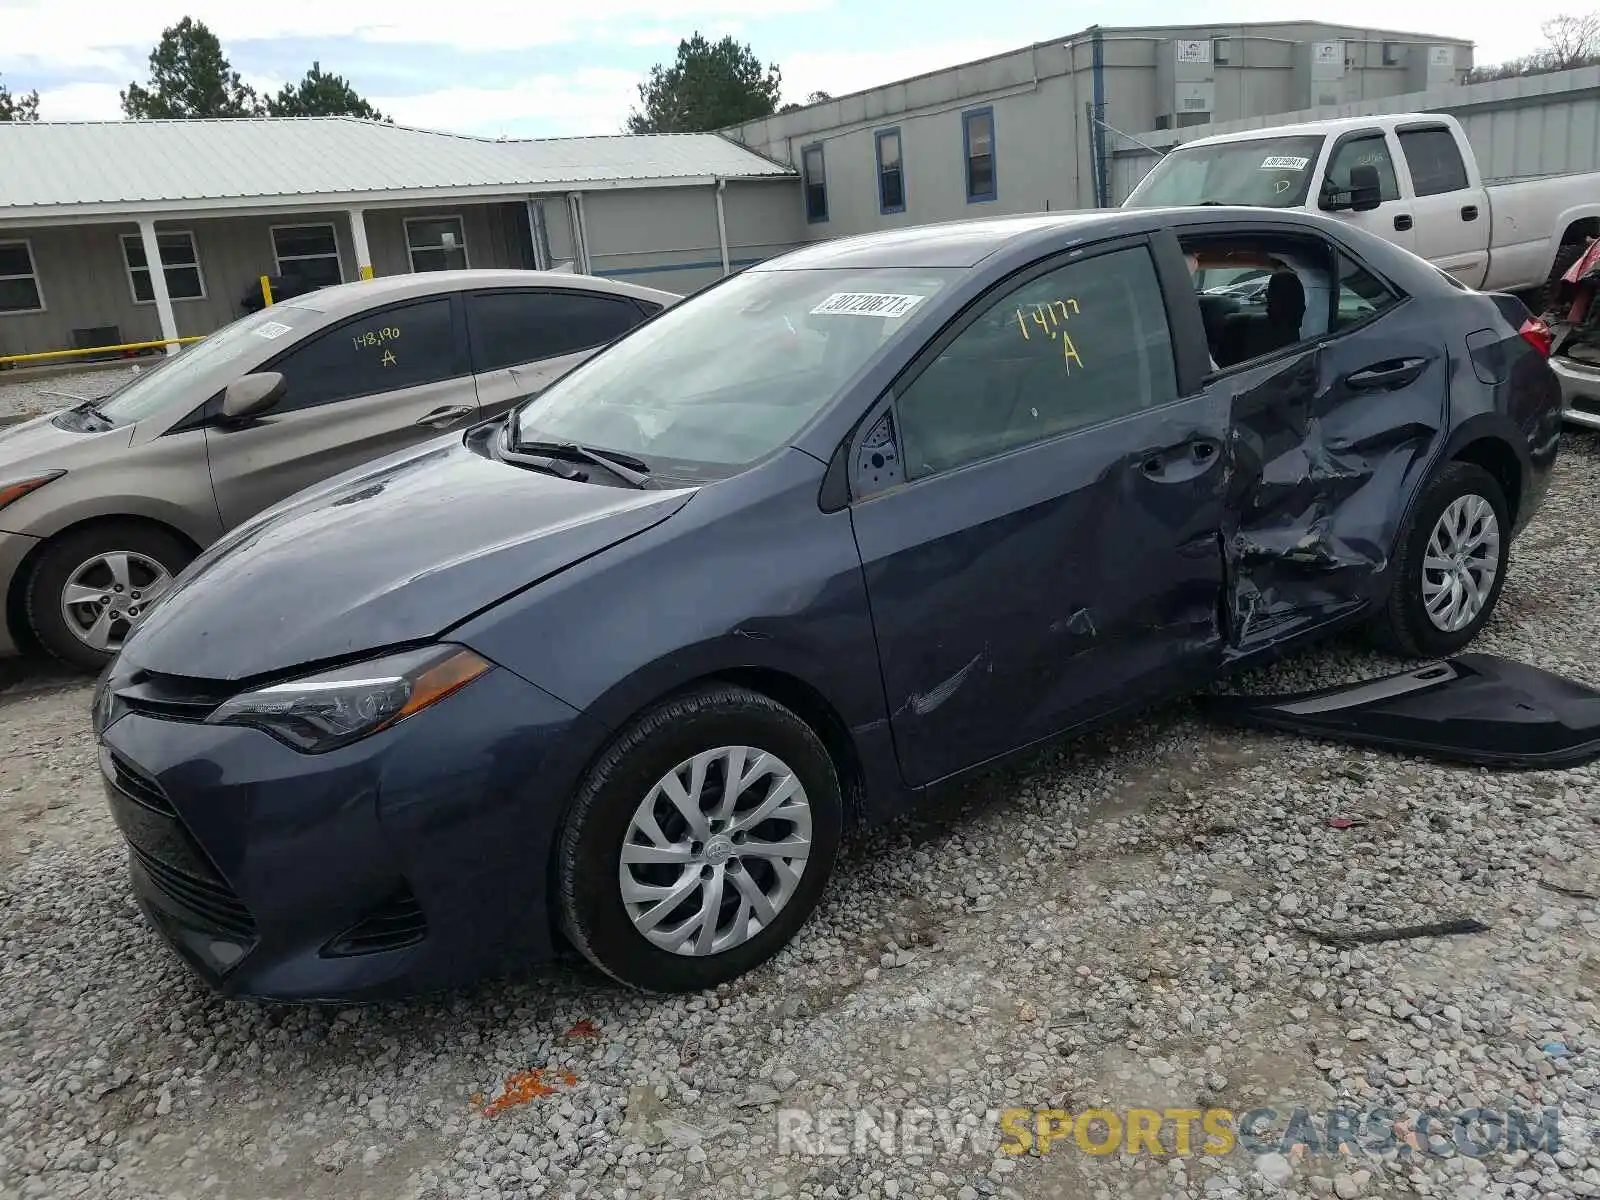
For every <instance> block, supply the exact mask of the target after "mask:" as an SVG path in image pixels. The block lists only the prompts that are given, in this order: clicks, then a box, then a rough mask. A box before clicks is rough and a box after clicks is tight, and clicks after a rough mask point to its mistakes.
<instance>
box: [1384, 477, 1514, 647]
mask: <svg viewBox="0 0 1600 1200" xmlns="http://www.w3.org/2000/svg"><path fill="white" fill-rule="evenodd" d="M1510 551H1511V519H1510V514H1509V511H1508V509H1507V507H1506V499H1505V493H1504V492H1503V491H1502V490H1501V488H1500V484H1499V481H1497V480H1496V479H1495V477H1494V476H1493V475H1491V474H1489V472H1488V471H1485V470H1484V469H1483V468H1482V467H1479V466H1475V465H1473V464H1472V463H1463V462H1452V463H1448V464H1446V465H1445V467H1444V468H1443V469H1442V470H1441V471H1439V472H1438V473H1437V474H1436V475H1435V476H1434V477H1433V478H1432V479H1431V480H1429V481H1428V484H1427V486H1426V487H1425V488H1424V489H1423V492H1422V496H1421V497H1420V499H1419V500H1418V502H1417V507H1416V509H1415V510H1414V511H1413V512H1412V514H1411V517H1410V518H1409V520H1408V521H1407V522H1406V526H1405V528H1404V529H1403V530H1402V531H1401V535H1400V539H1399V548H1398V550H1397V552H1396V555H1395V560H1394V572H1395V578H1394V583H1393V584H1392V586H1391V588H1390V592H1389V600H1388V603H1387V605H1386V607H1385V609H1384V612H1383V614H1382V616H1381V617H1380V619H1379V621H1378V624H1377V634H1378V638H1379V640H1380V641H1381V642H1382V643H1384V644H1385V645H1386V646H1387V647H1388V648H1389V649H1391V650H1394V651H1397V652H1398V653H1400V654H1402V655H1404V656H1406V657H1408V658H1444V657H1446V656H1448V655H1451V654H1454V653H1456V652H1457V651H1458V650H1460V649H1462V648H1463V647H1464V646H1466V645H1467V643H1469V642H1470V641H1472V639H1473V638H1475V637H1477V636H1478V631H1479V630H1481V629H1482V628H1483V627H1484V625H1485V624H1486V623H1487V622H1488V620H1489V617H1490V615H1491V614H1492V613H1493V612H1494V606H1495V604H1496V602H1498V601H1499V599H1500V589H1501V588H1502V587H1504V586H1505V581H1506V567H1507V564H1508V562H1509V559H1510Z"/></svg>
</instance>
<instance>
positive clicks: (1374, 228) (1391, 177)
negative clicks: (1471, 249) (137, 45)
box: [1322, 126, 1416, 251]
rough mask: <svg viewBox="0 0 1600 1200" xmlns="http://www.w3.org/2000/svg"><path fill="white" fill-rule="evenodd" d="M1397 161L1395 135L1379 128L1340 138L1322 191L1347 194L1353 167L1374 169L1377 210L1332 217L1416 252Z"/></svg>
mask: <svg viewBox="0 0 1600 1200" xmlns="http://www.w3.org/2000/svg"><path fill="white" fill-rule="evenodd" d="M1398 157H1399V143H1398V142H1396V141H1395V140H1394V135H1393V134H1391V133H1389V132H1387V131H1385V130H1384V129H1383V128H1382V127H1381V126H1374V127H1373V128H1371V129H1357V130H1353V131H1352V132H1350V133H1345V134H1341V135H1340V136H1339V138H1338V139H1337V140H1336V141H1335V142H1334V144H1333V147H1332V148H1331V149H1330V150H1329V151H1328V166H1327V169H1326V170H1325V171H1324V172H1323V175H1322V190H1323V192H1324V193H1327V192H1330V191H1332V192H1348V191H1349V190H1350V172H1351V170H1352V169H1353V168H1355V167H1369V166H1370V167H1376V168H1377V170H1378V189H1379V190H1378V196H1379V200H1380V203H1379V205H1378V207H1377V208H1374V209H1369V210H1368V211H1366V212H1355V211H1354V210H1352V209H1348V208H1346V209H1341V210H1339V211H1337V212H1334V213H1332V214H1331V215H1332V216H1333V217H1334V218H1335V219H1336V220H1339V221H1343V222H1344V223H1345V224H1346V225H1354V226H1355V227H1356V228H1358V229H1364V230H1366V231H1367V232H1368V233H1372V234H1376V235H1377V236H1378V237H1381V238H1382V239H1383V240H1384V241H1386V242H1393V243H1394V244H1395V245H1396V246H1400V247H1401V248H1403V249H1406V250H1413V251H1414V250H1416V234H1415V232H1414V228H1413V226H1414V222H1415V218H1414V216H1413V214H1412V201H1411V196H1410V193H1409V192H1407V191H1406V190H1405V189H1403V188H1402V187H1401V183H1400V173H1399V172H1398V171H1397V170H1396V167H1395V163H1396V161H1397V160H1398Z"/></svg>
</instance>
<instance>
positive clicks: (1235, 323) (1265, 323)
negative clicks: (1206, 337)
mask: <svg viewBox="0 0 1600 1200" xmlns="http://www.w3.org/2000/svg"><path fill="white" fill-rule="evenodd" d="M1305 315H1306V289H1305V285H1304V284H1302V283H1301V282H1300V277H1299V276H1298V275H1296V274H1295V273H1294V272H1293V271H1278V272H1275V273H1274V274H1273V276H1272V278H1271V279H1270V280H1268V281H1267V303H1266V311H1265V312H1261V313H1235V314H1233V315H1232V316H1230V317H1228V318H1226V320H1225V323H1224V327H1223V334H1222V338H1221V341H1220V347H1219V348H1220V349H1221V350H1222V354H1221V355H1220V356H1219V357H1218V359H1217V361H1218V362H1219V363H1221V364H1222V365H1223V366H1232V365H1233V364H1234V363H1240V362H1244V361H1245V360H1246V359H1250V358H1258V357H1260V356H1261V355H1263V354H1271V353H1273V352H1274V351H1276V350H1282V349H1283V348H1284V347H1285V346H1292V345H1294V344H1295V343H1296V342H1298V341H1299V340H1300V326H1301V324H1302V323H1303V322H1304V321H1305Z"/></svg>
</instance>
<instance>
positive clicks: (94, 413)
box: [70, 400, 117, 429]
mask: <svg viewBox="0 0 1600 1200" xmlns="http://www.w3.org/2000/svg"><path fill="white" fill-rule="evenodd" d="M70 411H72V412H75V413H81V414H83V415H84V416H86V417H93V418H94V419H95V420H96V421H99V422H100V424H102V425H104V426H105V427H106V429H115V428H116V427H117V423H116V422H115V421H113V420H112V419H111V418H110V417H108V416H106V414H105V413H103V412H102V411H101V410H100V405H99V404H98V403H97V402H95V401H94V400H82V401H79V402H78V403H77V404H74V405H73V406H72V408H71V410H70Z"/></svg>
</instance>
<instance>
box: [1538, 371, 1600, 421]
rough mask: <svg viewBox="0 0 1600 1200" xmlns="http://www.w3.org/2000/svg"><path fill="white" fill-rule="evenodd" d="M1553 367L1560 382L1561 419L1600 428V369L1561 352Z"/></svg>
mask: <svg viewBox="0 0 1600 1200" xmlns="http://www.w3.org/2000/svg"><path fill="white" fill-rule="evenodd" d="M1550 369H1551V370H1552V371H1554V372H1555V373H1556V378H1557V379H1558V380H1560V382H1561V419H1562V420H1564V421H1570V422H1571V423H1572V424H1574V425H1586V426H1588V427H1589V428H1590V429H1600V370H1597V369H1595V368H1593V367H1587V366H1583V365H1581V364H1579V363H1576V362H1574V361H1573V360H1572V359H1570V358H1561V357H1559V356H1558V357H1554V358H1551V360H1550Z"/></svg>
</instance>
